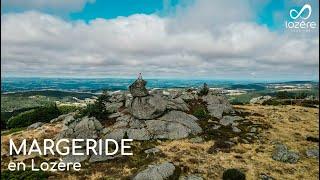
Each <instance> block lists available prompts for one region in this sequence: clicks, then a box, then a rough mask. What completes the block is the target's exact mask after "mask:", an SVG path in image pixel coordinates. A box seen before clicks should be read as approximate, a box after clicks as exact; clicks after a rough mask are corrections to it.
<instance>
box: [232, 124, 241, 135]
mask: <svg viewBox="0 0 320 180" xmlns="http://www.w3.org/2000/svg"><path fill="white" fill-rule="evenodd" d="M232 131H233V132H235V133H239V132H241V129H239V128H237V127H235V126H232Z"/></svg>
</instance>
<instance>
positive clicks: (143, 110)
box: [129, 95, 168, 119]
mask: <svg viewBox="0 0 320 180" xmlns="http://www.w3.org/2000/svg"><path fill="white" fill-rule="evenodd" d="M167 104H168V101H167V100H166V99H165V98H163V97H162V96H160V95H149V96H145V97H135V98H133V100H132V102H131V104H130V107H129V110H130V113H131V114H132V116H134V117H135V118H137V119H154V118H157V117H160V116H161V115H163V113H164V112H165V110H166V108H167Z"/></svg>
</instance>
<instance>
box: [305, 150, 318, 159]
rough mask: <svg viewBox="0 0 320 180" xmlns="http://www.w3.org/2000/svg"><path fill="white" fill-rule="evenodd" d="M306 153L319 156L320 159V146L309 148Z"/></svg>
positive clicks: (315, 156) (310, 155) (314, 156)
mask: <svg viewBox="0 0 320 180" xmlns="http://www.w3.org/2000/svg"><path fill="white" fill-rule="evenodd" d="M306 155H307V156H308V157H312V158H317V159H319V148H313V149H308V150H307V151H306Z"/></svg>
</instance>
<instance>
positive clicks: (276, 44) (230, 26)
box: [1, 1, 319, 79]
mask: <svg viewBox="0 0 320 180" xmlns="http://www.w3.org/2000/svg"><path fill="white" fill-rule="evenodd" d="M201 2H202V3H200V4H198V5H194V6H192V7H188V8H186V9H183V8H181V9H179V10H178V11H179V12H178V14H177V16H173V17H159V16H157V15H143V14H136V15H132V16H129V17H118V18H115V19H111V20H106V19H95V20H92V21H90V22H89V23H84V22H82V21H77V22H69V21H65V20H63V19H60V18H59V17H56V16H52V15H48V14H44V13H39V12H25V13H17V14H5V15H2V17H1V25H2V31H1V46H2V48H1V62H2V63H1V64H2V65H3V68H2V71H3V72H4V74H7V75H33V76H34V75H46V76H47V75H49V76H61V75H68V76H70V75H72V76H109V75H113V76H135V75H136V74H137V72H143V73H144V74H145V75H146V76H157V77H158V76H184V77H199V76H202V77H211V78H228V77H231V78H239V77H244V78H245V77H252V76H253V75H252V74H254V77H257V78H267V77H271V78H276V77H279V78H281V77H283V78H291V79H293V78H296V77H299V74H304V75H301V77H302V78H304V77H305V78H313V79H315V78H317V76H318V64H319V53H318V47H319V40H318V35H317V36H309V35H307V36H300V35H297V33H283V34H280V33H276V32H271V31H270V30H269V29H268V28H267V27H265V26H261V25H258V24H256V23H254V22H253V21H252V20H251V19H252V15H251V14H250V12H247V11H249V8H248V7H247V5H243V7H241V5H240V4H239V6H235V7H238V9H237V10H239V11H238V12H237V13H233V14H231V15H229V16H228V17H226V21H225V22H223V21H221V19H223V17H224V14H221V13H222V11H219V12H218V13H217V12H216V13H213V14H212V13H211V12H209V11H210V8H203V7H206V6H209V5H210V4H208V2H209V1H207V4H206V3H204V2H205V1H201ZM219 2H220V1H219ZM216 5H217V7H215V9H216V10H217V11H218V10H219V9H221V8H229V9H228V11H232V10H233V11H235V10H234V9H232V8H231V7H227V6H226V4H222V5H221V6H219V7H218V5H219V3H216ZM200 9H202V12H201V13H203V14H202V15H201V14H197V15H196V14H194V13H195V12H197V10H200ZM205 11H207V12H205ZM228 11H226V12H228ZM241 13H244V14H242V15H241ZM183 14H185V16H183ZM213 16H214V18H213ZM218 16H219V17H218ZM210 17H211V20H212V21H210ZM226 22H228V23H226ZM298 34H299V33H298ZM301 72H303V73H301ZM297 74H298V75H297Z"/></svg>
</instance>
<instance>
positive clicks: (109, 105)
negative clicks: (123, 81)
mask: <svg viewBox="0 0 320 180" xmlns="http://www.w3.org/2000/svg"><path fill="white" fill-rule="evenodd" d="M104 105H105V108H106V110H107V112H109V113H116V112H118V109H119V108H120V107H122V106H123V102H106V103H104Z"/></svg>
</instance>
